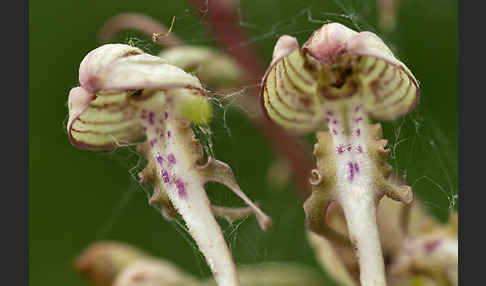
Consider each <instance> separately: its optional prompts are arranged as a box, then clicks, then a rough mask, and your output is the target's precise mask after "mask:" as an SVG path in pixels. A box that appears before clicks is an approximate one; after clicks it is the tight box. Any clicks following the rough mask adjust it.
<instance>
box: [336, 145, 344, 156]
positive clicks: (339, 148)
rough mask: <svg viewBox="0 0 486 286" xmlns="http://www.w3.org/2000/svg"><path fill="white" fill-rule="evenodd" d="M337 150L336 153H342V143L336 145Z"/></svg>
mask: <svg viewBox="0 0 486 286" xmlns="http://www.w3.org/2000/svg"><path fill="white" fill-rule="evenodd" d="M337 152H338V154H342V153H343V152H344V150H343V145H339V146H338V147H337Z"/></svg>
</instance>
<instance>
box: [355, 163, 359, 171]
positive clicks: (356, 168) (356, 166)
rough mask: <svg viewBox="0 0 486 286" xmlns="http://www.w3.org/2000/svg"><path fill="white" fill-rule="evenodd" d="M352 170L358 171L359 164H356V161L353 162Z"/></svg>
mask: <svg viewBox="0 0 486 286" xmlns="http://www.w3.org/2000/svg"><path fill="white" fill-rule="evenodd" d="M354 170H355V171H356V173H359V165H358V163H354Z"/></svg>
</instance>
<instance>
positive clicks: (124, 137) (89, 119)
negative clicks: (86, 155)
mask: <svg viewBox="0 0 486 286" xmlns="http://www.w3.org/2000/svg"><path fill="white" fill-rule="evenodd" d="M73 94H76V93H73ZM73 97H75V98H76V96H73ZM128 97H129V94H128V93H126V92H122V93H109V94H102V93H99V94H97V96H91V97H90V100H89V101H87V100H86V99H85V100H84V101H80V100H75V101H74V102H82V103H83V105H82V108H81V109H80V107H77V105H76V104H71V105H70V118H69V123H68V133H69V138H70V140H71V143H72V144H73V145H74V146H76V147H78V148H79V149H88V150H110V149H113V148H114V147H116V146H117V145H123V144H129V143H133V142H134V141H136V140H138V139H139V138H141V137H142V136H143V131H142V126H141V125H140V124H139V122H138V119H137V118H136V116H135V115H136V110H135V109H134V108H133V106H132V105H130V104H129V102H128ZM70 99H71V96H70ZM70 102H71V100H70ZM78 104H79V103H78ZM76 108H77V109H78V110H79V111H78V112H76V111H75V110H76ZM71 114H72V116H71Z"/></svg>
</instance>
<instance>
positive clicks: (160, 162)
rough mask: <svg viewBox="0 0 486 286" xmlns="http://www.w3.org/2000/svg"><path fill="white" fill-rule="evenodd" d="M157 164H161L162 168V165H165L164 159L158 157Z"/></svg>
mask: <svg viewBox="0 0 486 286" xmlns="http://www.w3.org/2000/svg"><path fill="white" fill-rule="evenodd" d="M157 162H159V164H160V166H162V163H164V158H162V156H160V155H157Z"/></svg>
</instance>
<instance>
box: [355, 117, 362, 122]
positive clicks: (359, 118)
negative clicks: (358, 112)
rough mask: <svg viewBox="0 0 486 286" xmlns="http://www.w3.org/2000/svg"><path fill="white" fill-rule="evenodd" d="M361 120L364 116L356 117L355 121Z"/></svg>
mask: <svg viewBox="0 0 486 286" xmlns="http://www.w3.org/2000/svg"><path fill="white" fill-rule="evenodd" d="M361 120H363V117H361V116H360V117H358V118H355V119H354V121H355V122H360V121H361Z"/></svg>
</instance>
